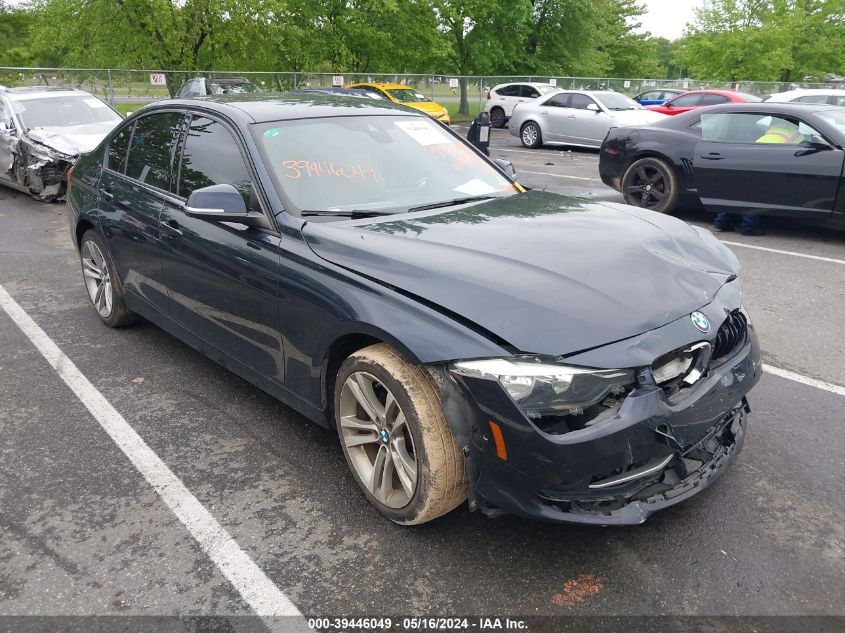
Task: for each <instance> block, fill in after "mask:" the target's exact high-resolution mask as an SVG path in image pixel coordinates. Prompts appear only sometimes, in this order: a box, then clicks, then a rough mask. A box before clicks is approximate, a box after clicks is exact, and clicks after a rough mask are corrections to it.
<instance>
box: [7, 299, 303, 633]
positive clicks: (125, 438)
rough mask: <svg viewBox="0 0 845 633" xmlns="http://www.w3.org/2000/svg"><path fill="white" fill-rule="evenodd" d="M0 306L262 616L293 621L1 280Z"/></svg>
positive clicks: (274, 590)
mask: <svg viewBox="0 0 845 633" xmlns="http://www.w3.org/2000/svg"><path fill="white" fill-rule="evenodd" d="M0 307H2V308H3V310H5V312H6V314H8V315H9V317H10V318H11V319H12V321H14V322H15V324H16V325H17V326H18V327H19V328H20V329H21V331H22V332H23V333H24V334H25V335H26V336H27V338H29V340H30V341H31V342H32V344H33V345H35V347H36V348H37V349H38V351H39V352H41V355H42V356H43V357H44V358H45V359H46V360H47V362H48V363H49V364H50V366H51V367H52V368H53V369H54V370H55V372H56V373H57V374H58V375H59V377H60V378H61V379H62V380H63V381H64V382H65V384H66V385H67V386H68V387H70V390H71V391H73V393H74V394H75V395H76V397H77V398H79V400H80V401H81V402H82V404H83V405H85V408H86V409H88V411H90V412H91V415H93V416H94V418H95V419H96V420H97V422H99V423H100V426H101V427H102V428H103V430H104V431H105V432H106V433H108V435H109V436H110V437H111V439H112V440H113V441H114V443H115V444H117V446H118V447H119V448H120V450H122V451H123V453H124V454H125V455H126V456H127V457H128V458H129V461H131V462H132V464H134V466H135V468H137V469H138V471H139V472H140V473H141V475H143V476H144V479H146V480H147V482H148V483H149V484H150V485H151V486H152V487H153V488H154V489H155V491H156V492H157V493H158V495H159V496H160V497H161V499H162V500H163V501H164V502H165V503H166V504H167V506H168V507H169V508H170V509H171V510H172V511H173V514H175V515H176V516H177V518H178V519H179V520H180V521H181V522H182V523H183V524H184V525H185V527H186V528H187V529H188V531H189V532H190V533H191V536H193V537H194V538H195V539H196V540H197V543H199V545H200V547H201V548H202V550H203V551H204V552H205V553H206V554H207V555H208V557H209V558H211V560H212V561H214V564H215V565H217V567H218V569H220V571H221V572H222V573H223V575H224V576H225V577H226V578H227V579H228V580H229V582H230V583H232V585H233V586H234V587H235V589H236V590H237V591H238V593H240V594H241V596H242V597H243V599H244V600H245V601H246V602H247V603H248V604H249V606H250V607H252V609H253V610H254V611H255V613H257V614H258V615H260V616H263V617H275V616H298V617H297V621H298V619H299V618H301V614H300V612H299V610H298V609H297V608H296V606H294V604H293V603H292V602H291V601H290V599H289V598H288V597H287V596H286V595H285V594H284V593H282V591H281V590H280V589H279V588H278V587H277V586H276V585H275V584H273V582H272V581H271V580H270V579H269V578H268V577H267V576H266V575H265V574H264V572H263V571H261V569H260V568H259V567H258V565H256V564H255V562H253V560H252V559H251V558H250V557H249V556H248V555H247V554H246V552H244V551H243V550H242V549H241V548H240V547H239V546H238V544H237V543H235V541H234V539H233V538H232V537H231V536H230V535H229V533H228V532H227V531H226V530H225V529H224V528H223V527H222V526H221V525H220V524H219V523H218V522H217V520H216V519H215V518H214V517H213V516H211V513H210V512H209V511H208V510H206V509H205V507H204V506H203V505H202V504H201V503H200V502H199V500H198V499H197V498H196V497H194V495H193V494H191V492H190V491H189V490H188V489H187V488H186V487H185V484H183V483H182V481H181V480H180V479H179V478H178V477H177V476H176V475H175V474H173V471H171V470H170V468H168V467H167V465H166V464H165V463H164V462H163V461H161V459H160V458H159V456H158V455H156V454H155V452H153V450H152V449H151V448H150V447H149V446H147V444H146V442H144V440H143V439H141V436H140V435H138V434H137V433H136V432H135V430H134V429H133V428H132V427H131V426H129V423H128V422H127V421H126V420H125V419H124V418H123V416H122V415H120V413H118V412H117V410H116V409H115V408H114V407H113V406H112V405H111V404H110V403H109V401H108V400H106V398H105V396H103V394H101V393H100V392H99V391H98V390H97V388H96V387H94V385H92V384H91V383H90V382H89V380H88V379H87V378H86V377H85V376H84V375H83V374H82V372H80V371H79V369H77V367H76V365H74V364H73V362H72V361H71V360H70V359H69V358H68V357H67V356H66V355H65V354H64V352H62V350H60V349H59V347H58V346H57V345H56V344H55V343H54V342H53V341H52V339H50V337H49V336H47V334H46V333H45V332H44V330H42V329H41V327H40V326H39V325H38V324H37V323H36V322H35V321H34V320H33V319H32V317H30V316H29V315H28V314H27V313H26V312H25V311H24V309H23V308H21V307H20V305H18V303H17V302H16V301H15V300H14V299H13V298H12V297H11V295H9V293H8V292H7V291H6V289H5V288H4V287H3V286H2V285H0ZM297 624H299V623H298V622H297ZM294 626H295V628H297V629H300V630H304V629H305V626H304V621H303V622H302V625H301V626H298V625H294Z"/></svg>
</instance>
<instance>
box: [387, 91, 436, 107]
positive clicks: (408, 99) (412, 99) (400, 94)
mask: <svg viewBox="0 0 845 633" xmlns="http://www.w3.org/2000/svg"><path fill="white" fill-rule="evenodd" d="M388 92H389V93H390V95H391V96H392V97H393V98H394V99H396V100H397V101H401V102H402V103H416V102H418V101H430V99H426V98H425V95H421V94H420V93H419V92H416V91H415V90H411V89H410V88H396V89H391V90H388Z"/></svg>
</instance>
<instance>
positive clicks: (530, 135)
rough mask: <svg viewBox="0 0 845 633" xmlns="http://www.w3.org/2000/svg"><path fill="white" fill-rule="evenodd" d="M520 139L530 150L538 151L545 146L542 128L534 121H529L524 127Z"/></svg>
mask: <svg viewBox="0 0 845 633" xmlns="http://www.w3.org/2000/svg"><path fill="white" fill-rule="evenodd" d="M519 138H520V140H522V144H523V145H524V146H525V147H528V148H530V149H536V148H538V147H540V146H541V145H542V144H543V134H542V132H540V126H539V125H537V124H536V123H534V121H529V122H528V123H526V124H524V125H523V126H522V129H521V130H520V131H519Z"/></svg>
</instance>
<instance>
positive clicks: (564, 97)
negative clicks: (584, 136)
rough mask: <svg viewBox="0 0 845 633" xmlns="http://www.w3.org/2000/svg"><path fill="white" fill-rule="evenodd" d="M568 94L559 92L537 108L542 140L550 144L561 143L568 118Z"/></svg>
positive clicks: (568, 122)
mask: <svg viewBox="0 0 845 633" xmlns="http://www.w3.org/2000/svg"><path fill="white" fill-rule="evenodd" d="M570 96H571V93H569V92H559V93H557V94H555V95H553V96H551V97H549V98H548V99H546V100H545V101H544V102H543V104H542V105H541V106H539V116H538V118H539V119H540V121H539V123H540V127H541V128H542V131H543V139H544V140H546V141H549V142H550V143H560V142H562V141H563V138H564V133H565V132H566V129H567V125H569V124H570V118H569V114H570V113H569V97H570Z"/></svg>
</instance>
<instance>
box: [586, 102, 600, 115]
mask: <svg viewBox="0 0 845 633" xmlns="http://www.w3.org/2000/svg"><path fill="white" fill-rule="evenodd" d="M587 110H592V111H593V112H595V113H596V114H598V113H599V112H601V108H599V107H598V106H597V105H596V104H595V103H589V104H587Z"/></svg>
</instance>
